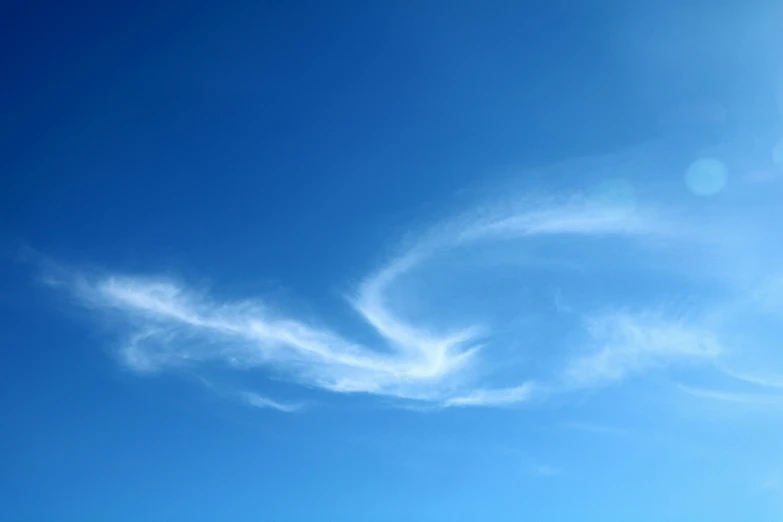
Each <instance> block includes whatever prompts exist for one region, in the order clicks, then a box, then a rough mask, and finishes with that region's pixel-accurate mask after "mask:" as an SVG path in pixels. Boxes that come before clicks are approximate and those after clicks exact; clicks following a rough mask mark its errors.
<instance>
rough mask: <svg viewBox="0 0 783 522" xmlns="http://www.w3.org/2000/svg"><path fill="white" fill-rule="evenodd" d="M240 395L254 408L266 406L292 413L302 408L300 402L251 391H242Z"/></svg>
mask: <svg viewBox="0 0 783 522" xmlns="http://www.w3.org/2000/svg"><path fill="white" fill-rule="evenodd" d="M240 397H241V398H242V399H243V400H244V402H245V403H247V404H248V405H250V406H253V407H254V408H267V409H272V410H280V411H284V412H287V413H293V412H295V411H299V410H301V409H302V408H303V405H302V404H301V403H288V402H280V401H276V400H273V399H270V398H268V397H264V396H262V395H259V394H257V393H253V392H243V393H241V394H240Z"/></svg>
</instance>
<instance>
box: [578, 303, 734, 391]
mask: <svg viewBox="0 0 783 522" xmlns="http://www.w3.org/2000/svg"><path fill="white" fill-rule="evenodd" d="M587 330H588V332H589V333H590V336H591V338H592V339H593V343H594V345H595V347H596V349H595V350H594V351H593V352H592V353H590V354H588V355H585V356H582V357H578V358H576V359H574V360H573V361H571V362H570V363H569V365H568V366H567V368H566V372H565V379H566V385H567V386H569V387H583V386H595V385H600V384H605V383H610V382H613V381H619V380H622V379H624V378H625V377H627V376H628V375H630V374H633V373H639V372H642V371H645V370H649V369H652V368H660V367H662V366H666V365H670V364H684V363H698V362H704V361H710V360H713V359H715V358H716V357H717V356H718V355H720V354H721V351H722V348H721V346H720V343H719V341H718V339H717V338H716V337H715V335H714V334H712V333H711V332H709V331H707V330H703V329H700V328H697V327H694V326H690V325H688V324H686V323H685V322H684V321H682V320H672V319H669V318H666V317H663V316H661V315H660V314H654V313H645V314H630V313H627V312H614V313H610V314H604V315H600V316H596V317H592V318H590V319H589V320H588V321H587Z"/></svg>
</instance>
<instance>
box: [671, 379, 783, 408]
mask: <svg viewBox="0 0 783 522" xmlns="http://www.w3.org/2000/svg"><path fill="white" fill-rule="evenodd" d="M678 388H679V389H680V390H681V391H683V392H685V393H687V394H688V395H691V396H693V397H697V398H700V399H708V400H713V401H721V402H729V403H734V404H738V405H748V406H768V407H775V408H781V407H783V394H780V395H775V394H761V393H737V392H728V391H724V390H714V389H709V388H697V387H693V386H685V385H678Z"/></svg>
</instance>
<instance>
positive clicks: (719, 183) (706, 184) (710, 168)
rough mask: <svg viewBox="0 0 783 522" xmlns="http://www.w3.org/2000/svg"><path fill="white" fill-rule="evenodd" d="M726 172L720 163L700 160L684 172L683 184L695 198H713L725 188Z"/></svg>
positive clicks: (713, 159) (711, 160)
mask: <svg viewBox="0 0 783 522" xmlns="http://www.w3.org/2000/svg"><path fill="white" fill-rule="evenodd" d="M727 178H728V171H727V169H726V165H724V164H723V162H722V161H720V160H718V159H715V158H700V159H698V160H696V161H694V162H693V163H691V166H690V167H688V170H687V171H686V172H685V184H686V185H687V186H688V188H689V189H690V190H691V192H693V193H694V194H696V195H697V196H714V195H715V194H717V193H718V192H720V191H721V190H723V187H725V186H726V180H727Z"/></svg>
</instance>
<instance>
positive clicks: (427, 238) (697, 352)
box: [48, 198, 722, 409]
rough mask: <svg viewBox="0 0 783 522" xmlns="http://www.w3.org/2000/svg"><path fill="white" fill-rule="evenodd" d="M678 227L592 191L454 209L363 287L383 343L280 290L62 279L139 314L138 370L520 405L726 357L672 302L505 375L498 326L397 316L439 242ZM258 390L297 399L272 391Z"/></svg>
mask: <svg viewBox="0 0 783 522" xmlns="http://www.w3.org/2000/svg"><path fill="white" fill-rule="evenodd" d="M683 228H684V227H683ZM672 230H673V229H672V227H671V226H669V225H668V224H666V222H665V221H663V220H661V219H659V218H658V217H656V215H655V214H653V213H651V212H642V211H639V210H627V209H623V210H621V211H618V210H612V209H609V210H606V209H601V208H597V207H595V206H591V205H589V204H587V203H585V202H584V201H583V200H581V199H579V198H574V199H572V200H571V201H568V202H566V203H565V204H557V205H553V206H550V207H542V206H537V207H532V210H526V211H521V212H520V211H516V212H509V213H505V214H501V213H494V214H493V213H492V212H486V211H484V212H483V213H482V215H480V216H476V215H474V216H473V217H468V218H460V219H457V220H452V221H449V222H446V223H445V224H442V225H440V226H439V227H436V228H434V229H432V230H431V231H429V232H428V233H426V234H424V235H423V236H422V239H421V240H420V241H419V242H418V243H414V244H413V246H412V247H411V248H409V249H408V250H406V251H404V252H402V253H401V254H400V255H399V256H397V257H396V258H394V259H392V260H391V261H390V262H389V263H388V264H386V265H385V266H383V267H381V268H380V269H379V270H378V271H377V272H375V273H373V274H371V275H370V276H368V277H366V278H365V279H364V280H363V281H362V282H361V284H360V285H359V287H358V291H357V292H356V294H355V295H353V296H351V297H350V298H349V302H350V304H351V305H352V306H353V307H354V308H355V309H356V311H357V312H358V313H359V314H360V316H361V317H362V319H363V320H364V321H365V322H366V323H367V324H368V325H370V326H371V327H372V328H373V329H374V331H375V333H376V334H377V337H378V340H379V343H378V345H377V346H368V345H364V344H361V343H357V342H354V341H352V340H350V339H349V338H347V337H345V336H343V335H341V334H339V333H337V332H336V331H333V330H331V329H328V328H324V327H320V326H313V325H311V324H308V323H307V322H304V321H302V320H300V319H296V318H292V317H289V316H286V315H283V314H281V313H280V312H278V311H277V310H275V308H274V307H273V306H272V305H270V304H268V303H264V302H260V301H257V300H256V301H249V300H247V301H236V302H218V301H215V300H213V299H212V298H210V297H209V296H208V295H207V294H205V293H203V292H196V291H194V290H191V289H189V288H187V287H185V286H184V285H181V284H177V283H175V282H173V281H171V280H166V279H154V278H146V277H134V276H120V275H108V276H98V277H89V276H87V275H85V274H78V273H77V274H71V275H70V277H69V278H63V277H62V271H60V274H59V277H56V276H55V275H52V276H50V277H48V279H56V280H57V281H56V285H55V286H56V287H58V288H61V287H63V286H64V287H66V288H69V289H70V290H71V292H72V293H73V294H75V295H76V296H77V297H78V298H79V299H80V301H81V303H82V304H83V305H84V306H87V307H89V308H91V309H95V310H102V311H104V312H107V313H111V314H114V315H115V316H119V317H120V318H122V319H124V320H125V321H127V323H128V324H130V325H131V327H132V328H133V329H134V333H133V334H132V335H131V337H130V339H129V341H128V343H127V345H126V346H125V348H124V349H123V350H122V351H121V354H122V356H123V358H124V363H125V364H126V365H127V366H128V367H129V368H130V369H131V370H134V371H137V372H144V373H152V372H160V371H164V370H168V369H176V368H178V367H183V366H196V365H199V364H218V365H222V366H227V367H229V368H238V369H245V370H247V369H266V370H274V371H275V372H276V373H277V374H282V375H283V376H284V377H285V378H287V379H288V380H291V381H294V382H298V383H300V384H303V385H305V386H308V387H315V388H321V389H324V390H329V391H332V392H337V393H368V394H374V395H382V396H388V397H394V398H398V399H405V400H413V401H424V402H428V403H432V404H436V405H440V406H441V407H466V406H508V405H513V404H518V403H524V402H529V401H530V400H532V399H533V398H535V397H542V396H543V395H545V393H544V390H546V393H551V392H553V390H557V391H569V390H574V389H578V388H585V387H595V386H601V385H606V384H609V383H612V382H616V381H619V380H622V379H624V378H626V377H627V376H629V375H632V374H634V373H640V372H643V371H648V370H650V369H654V368H660V367H664V366H668V365H671V364H680V363H685V362H698V361H707V360H713V359H715V358H716V357H717V356H718V355H719V354H720V353H721V350H722V348H721V347H720V344H719V343H718V341H717V340H716V339H715V338H713V337H712V336H711V334H710V333H709V332H706V331H702V330H700V329H699V328H698V327H697V326H692V325H687V324H685V323H684V322H682V321H679V320H672V319H668V318H666V317H665V316H664V315H663V314H659V315H657V316H656V315H654V314H647V315H645V314H630V313H628V312H614V313H607V314H604V315H599V316H592V317H590V316H588V317H586V318H585V326H586V329H587V331H588V333H589V334H590V337H591V339H592V341H593V342H592V345H591V346H589V347H588V348H589V349H590V352H589V353H583V354H582V355H581V356H578V357H572V358H571V359H569V360H565V361H564V362H563V371H562V375H561V376H560V377H559V382H557V383H555V382H540V379H538V378H537V376H534V375H533V376H527V377H520V379H519V382H518V383H516V384H514V383H512V385H510V386H508V385H507V386H496V385H493V384H494V379H493V376H492V375H491V373H490V374H487V373H486V372H484V373H482V372H477V369H478V368H479V367H481V365H482V363H484V362H486V359H487V354H486V353H485V350H484V348H483V347H484V340H485V339H488V338H491V335H492V332H491V330H489V329H488V328H486V327H485V326H482V325H480V324H467V325H464V326H463V327H460V328H457V329H453V330H451V331H442V330H439V329H438V328H437V327H433V326H432V322H433V321H432V318H424V319H422V320H421V321H420V322H419V324H412V323H410V322H408V321H407V320H405V319H403V318H402V317H400V316H399V315H397V313H396V311H395V306H393V305H392V304H390V303H389V297H388V295H389V291H390V290H391V289H392V288H393V287H394V286H395V285H396V284H397V283H398V282H399V281H400V280H401V279H403V278H404V277H406V276H410V275H411V273H412V272H413V271H414V270H416V269H417V268H418V267H419V266H422V265H424V264H425V263H427V262H428V261H429V260H430V259H431V258H432V257H433V256H434V255H435V254H438V255H442V254H444V253H447V254H451V251H452V250H456V249H460V248H464V247H465V246H466V245H468V244H471V243H474V242H478V241H491V240H505V241H508V240H523V239H525V238H531V237H546V236H561V235H564V236H585V237H598V236H616V237H620V238H624V239H626V240H628V241H631V240H634V241H643V240H645V239H648V238H661V237H671V236H673V232H672ZM53 284H54V282H53ZM397 306H399V304H397ZM427 319H429V320H427ZM435 319H436V320H437V318H435ZM436 322H437V321H436ZM427 323H429V324H427ZM558 388H559V390H558ZM259 397H260V396H259ZM245 400H246V401H248V399H247V397H245ZM254 402H255V404H254V405H256V406H261V405H263V406H264V407H272V408H276V407H277V406H283V408H286V407H289V406H286V405H285V403H277V402H275V401H267V400H266V399H265V400H260V399H254ZM283 408H280V407H277V409H283Z"/></svg>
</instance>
